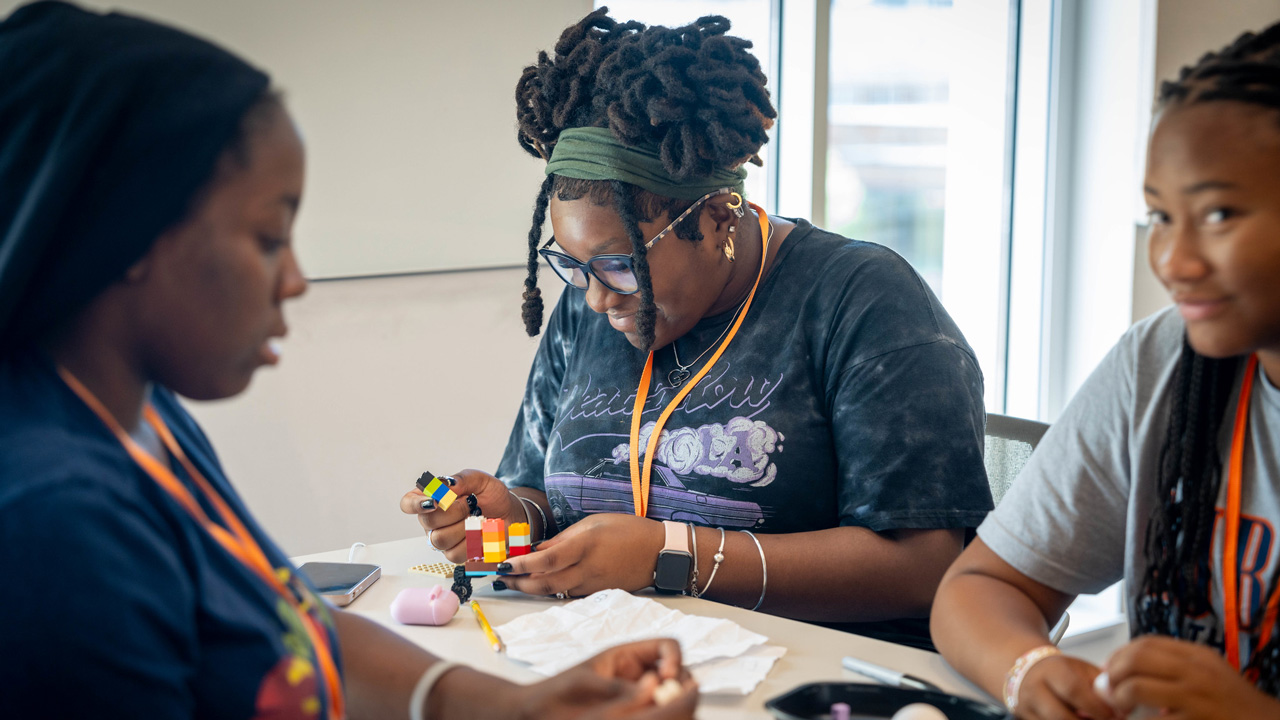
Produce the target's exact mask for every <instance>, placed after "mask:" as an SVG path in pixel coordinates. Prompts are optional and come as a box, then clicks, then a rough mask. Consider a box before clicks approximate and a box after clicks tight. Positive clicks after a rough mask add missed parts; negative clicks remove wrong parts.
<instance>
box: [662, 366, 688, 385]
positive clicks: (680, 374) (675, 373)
mask: <svg viewBox="0 0 1280 720" xmlns="http://www.w3.org/2000/svg"><path fill="white" fill-rule="evenodd" d="M692 374H693V373H691V372H689V370H688V368H682V367H678V368H676V369H675V370H672V371H671V372H669V373H667V382H669V383H671V387H673V388H678V387H680V386H681V385H683V384H684V381H685V380H688V379H689V376H690V375H692Z"/></svg>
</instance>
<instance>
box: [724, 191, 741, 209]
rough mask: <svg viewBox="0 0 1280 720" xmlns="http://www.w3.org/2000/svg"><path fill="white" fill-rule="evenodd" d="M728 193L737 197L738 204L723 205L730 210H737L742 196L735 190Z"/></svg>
mask: <svg viewBox="0 0 1280 720" xmlns="http://www.w3.org/2000/svg"><path fill="white" fill-rule="evenodd" d="M729 194H730V195H732V196H734V197H735V198H737V199H738V204H737V205H733V204H731V203H725V207H727V208H729V209H730V210H737V209H738V208H740V207H742V196H741V195H739V194H738V193H736V192H731V193H729Z"/></svg>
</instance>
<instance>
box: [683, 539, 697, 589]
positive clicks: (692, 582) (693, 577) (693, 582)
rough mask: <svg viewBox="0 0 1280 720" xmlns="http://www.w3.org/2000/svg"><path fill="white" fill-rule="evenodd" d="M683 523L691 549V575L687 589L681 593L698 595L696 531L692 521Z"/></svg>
mask: <svg viewBox="0 0 1280 720" xmlns="http://www.w3.org/2000/svg"><path fill="white" fill-rule="evenodd" d="M685 525H688V526H689V547H690V548H692V549H693V575H691V576H690V577H689V589H688V590H685V591H684V592H683V593H682V594H683V595H692V596H693V597H698V533H696V532H694V531H693V523H685Z"/></svg>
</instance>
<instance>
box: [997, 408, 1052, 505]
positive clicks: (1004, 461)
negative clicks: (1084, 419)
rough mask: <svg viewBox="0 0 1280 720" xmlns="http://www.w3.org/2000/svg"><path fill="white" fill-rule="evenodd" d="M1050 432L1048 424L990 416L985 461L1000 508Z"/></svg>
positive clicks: (1004, 416) (1003, 416) (1005, 416)
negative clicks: (1008, 492)
mask: <svg viewBox="0 0 1280 720" xmlns="http://www.w3.org/2000/svg"><path fill="white" fill-rule="evenodd" d="M1048 429H1049V426H1048V425H1045V424H1044V423H1042V422H1036V421H1035V420H1024V419H1022V418H1015V417H1009V416H1007V415H994V414H991V413H988V414H987V433H986V452H985V453H984V454H983V456H982V462H983V464H985V465H986V466H987V482H988V483H989V484H990V485H991V499H992V501H994V502H995V504H996V505H999V504H1000V500H1002V499H1003V498H1004V494H1005V492H1007V491H1008V490H1009V486H1010V485H1012V484H1013V480H1014V478H1016V477H1018V473H1019V472H1021V471H1022V466H1024V465H1026V464H1027V460H1029V459H1030V458H1031V451H1032V450H1035V449H1036V444H1037V443H1039V442H1040V438H1042V437H1044V434H1045V431H1046V430H1048Z"/></svg>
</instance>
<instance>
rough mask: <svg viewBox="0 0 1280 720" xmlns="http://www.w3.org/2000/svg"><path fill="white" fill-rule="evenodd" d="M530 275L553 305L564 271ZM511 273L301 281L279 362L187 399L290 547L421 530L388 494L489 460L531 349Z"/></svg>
mask: <svg viewBox="0 0 1280 720" xmlns="http://www.w3.org/2000/svg"><path fill="white" fill-rule="evenodd" d="M512 242H518V239H513V240H512ZM542 274H543V276H544V277H543V279H542V283H541V284H542V287H543V293H544V296H545V297H546V301H547V308H548V310H549V309H550V308H551V306H552V305H553V304H554V302H555V299H556V297H557V294H558V293H557V291H558V289H559V288H560V287H563V284H562V283H561V282H560V281H559V280H557V279H555V278H553V277H549V275H550V273H548V272H544V273H542ZM523 279H524V272H523V271H521V270H482V271H473V272H457V273H437V274H427V275H411V276H403V277H386V278H370V279H360V280H331V281H324V282H318V283H313V284H312V285H311V287H310V289H309V291H308V293H307V294H306V295H305V296H303V297H302V298H301V299H299V300H297V301H295V302H294V303H292V304H290V305H288V306H287V307H286V315H287V317H288V320H289V326H290V334H289V337H288V338H287V339H286V340H285V342H284V356H283V359H282V362H281V364H280V366H279V367H276V368H268V369H266V370H263V371H260V372H259V373H258V375H257V377H256V378H255V379H254V382H253V385H252V386H251V387H250V388H249V391H248V392H246V393H244V394H242V395H240V396H239V397H236V398H233V399H231V400H224V401H219V402H212V403H187V406H188V407H189V408H190V409H191V411H192V413H193V414H194V415H195V417H196V419H197V420H198V421H199V422H200V423H201V425H202V426H203V427H204V429H205V432H206V433H208V435H209V437H210V439H211V440H212V441H213V444H214V447H216V448H217V450H218V453H219V456H220V457H221V459H222V462H223V465H224V466H225V467H226V470H227V474H228V476H229V477H230V478H231V480H232V482H233V483H235V485H236V487H237V488H238V489H239V490H240V492H241V494H242V495H243V496H244V498H245V501H246V502H247V503H248V505H249V508H250V509H251V510H252V511H253V512H254V513H255V515H256V516H257V518H258V520H259V521H260V522H261V523H262V524H263V526H264V527H265V528H266V529H267V531H268V532H270V533H271V534H272V535H273V536H274V537H275V539H276V540H277V541H278V542H279V543H280V544H281V545H282V546H283V548H284V549H285V551H286V552H287V553H289V554H291V555H299V554H304V553H312V552H319V551H322V550H332V549H335V548H338V547H344V546H347V545H350V544H351V543H353V542H356V541H357V540H358V541H362V542H366V543H372V542H381V541H384V540H395V539H399V538H404V537H409V536H411V535H415V534H420V533H421V530H420V529H419V527H418V524H417V523H416V522H415V521H414V519H413V518H411V517H409V516H407V515H402V514H401V513H400V510H399V507H398V502H399V499H400V496H401V495H402V494H404V492H405V491H406V490H409V489H411V488H412V487H413V481H414V480H415V479H417V477H418V475H419V474H421V473H422V471H423V470H431V471H432V472H435V473H437V474H447V473H451V472H454V471H456V470H460V469H462V468H465V467H476V468H481V469H484V470H488V471H490V472H492V471H493V470H494V469H495V468H496V467H497V464H498V459H499V458H500V456H501V454H502V448H503V447H504V446H505V444H506V440H507V435H508V433H510V431H511V423H512V422H513V421H514V420H515V416H516V410H517V408H518V407H519V404H520V397H521V394H522V393H523V391H524V383H525V378H526V376H527V374H528V372H529V363H530V362H531V361H532V359H533V353H534V350H535V349H536V348H537V340H536V339H532V338H529V337H527V336H526V335H525V332H524V325H523V323H522V322H521V319H520V302H521V301H520V293H521V290H522V286H521V283H522V282H523ZM553 283H554V284H553Z"/></svg>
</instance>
